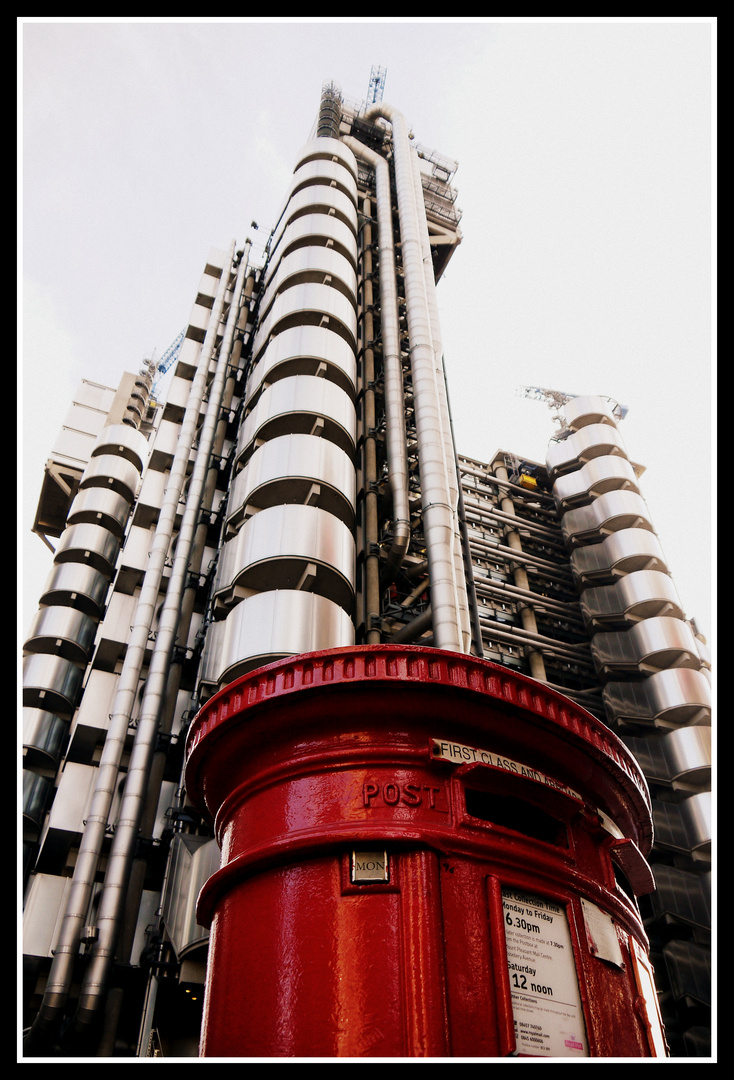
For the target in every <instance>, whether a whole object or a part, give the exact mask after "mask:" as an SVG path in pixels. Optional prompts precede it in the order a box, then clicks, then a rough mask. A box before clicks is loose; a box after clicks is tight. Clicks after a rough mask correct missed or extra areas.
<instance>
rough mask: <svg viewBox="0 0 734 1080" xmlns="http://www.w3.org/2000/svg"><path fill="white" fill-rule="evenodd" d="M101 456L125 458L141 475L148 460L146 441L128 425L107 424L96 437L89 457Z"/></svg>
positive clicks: (143, 436)
mask: <svg viewBox="0 0 734 1080" xmlns="http://www.w3.org/2000/svg"><path fill="white" fill-rule="evenodd" d="M101 454H112V455H113V456H115V455H116V456H117V457H122V458H125V459H126V460H127V461H130V462H131V463H132V464H133V465H134V466H135V468H136V469H137V470H138V472H139V473H142V471H143V468H144V467H145V463H146V461H147V460H148V440H147V439H146V437H145V435H143V434H141V432H139V431H137V430H136V429H135V428H133V427H130V425H129V424H108V425H107V427H106V428H104V429H103V430H102V431H101V432H100V433H99V435H98V436H97V440H96V442H95V444H94V446H93V447H92V453H91V454H90V457H93V458H94V457H99V456H100V455H101Z"/></svg>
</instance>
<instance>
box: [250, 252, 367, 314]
mask: <svg viewBox="0 0 734 1080" xmlns="http://www.w3.org/2000/svg"><path fill="white" fill-rule="evenodd" d="M310 281H315V282H320V283H322V284H324V283H325V284H328V285H329V286H330V287H331V288H333V289H336V290H337V291H338V292H340V293H342V294H343V295H344V296H346V297H347V299H348V300H349V302H350V303H351V304H352V305H353V306H355V305H356V302H357V299H356V298H357V273H356V271H355V269H354V265H353V263H352V262H351V260H349V259H347V257H346V256H345V255H342V254H341V252H339V251H334V249H333V248H327V247H300V248H296V249H295V250H293V251H290V252H289V253H288V254H287V255H285V256H284V257H283V258H282V259H281V260H280V261H279V262H278V265H277V267H276V268H275V270H274V272H273V274H272V276H271V277H270V279H269V280H268V284H267V286H266V288H265V291H264V293H263V298H262V300H261V302H260V317H261V319H263V320H267V319H268V315H269V310H270V305H271V304H272V303H273V301H274V300H275V298H276V296H278V295H279V294H280V293H281V292H283V291H284V290H285V289H289V288H291V287H292V286H293V285H300V284H302V283H304V282H310Z"/></svg>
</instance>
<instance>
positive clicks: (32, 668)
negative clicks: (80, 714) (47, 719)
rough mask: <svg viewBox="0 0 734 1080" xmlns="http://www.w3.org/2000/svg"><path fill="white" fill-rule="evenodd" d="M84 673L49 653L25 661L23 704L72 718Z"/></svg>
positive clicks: (33, 656)
mask: <svg viewBox="0 0 734 1080" xmlns="http://www.w3.org/2000/svg"><path fill="white" fill-rule="evenodd" d="M83 675H84V670H83V669H82V668H81V667H77V665H76V664H74V663H73V662H72V661H71V660H65V659H64V657H62V656H54V655H53V654H50V653H36V654H34V655H31V656H26V657H24V658H23V704H24V705H26V706H28V707H30V708H37V709H47V710H50V711H52V712H55V713H59V714H60V715H61V716H65V717H66V716H70V715H71V714H72V712H73V711H74V708H75V707H76V702H77V698H78V696H79V691H80V689H81V685H82V677H83Z"/></svg>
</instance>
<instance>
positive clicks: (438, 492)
mask: <svg viewBox="0 0 734 1080" xmlns="http://www.w3.org/2000/svg"><path fill="white" fill-rule="evenodd" d="M365 116H366V118H367V119H368V120H370V119H373V118H374V117H376V116H382V117H384V118H385V119H386V120H387V121H388V122H389V123H390V124H391V126H392V130H393V151H394V159H395V185H396V190H397V199H398V214H399V217H400V235H401V244H402V257H403V270H404V274H405V301H406V313H407V319H408V330H409V334H410V359H411V366H412V370H413V394H414V403H415V420H416V429H417V432H418V454H419V460H420V471H421V490H422V498H423V523H424V532H425V538H426V548H427V552H428V561H429V565H430V573H431V607H432V609H433V630H434V644H435V645H436V647H437V648H441V649H447V650H449V651H452V652H468V651H469V647H468V643H467V642H466V640H465V635H464V633H463V632H462V626H461V617H460V616H459V614H458V613H459V612H460V611H461V610H462V605H461V604H460V602H459V600H460V598H459V593H458V589H457V581H456V559H455V537H456V535H457V533H458V525H457V509H456V504H455V502H452V497H451V485H450V481H449V479H448V476H447V471H448V470H447V468H446V434H445V424H444V416H445V413H444V410H442V407H441V396H440V389H439V382H438V379H437V375H436V367H437V362H438V360H440V358H437V357H436V356H435V354H434V348H433V334H432V329H431V315H430V311H429V307H428V302H427V299H426V280H425V273H424V250H423V239H422V231H421V227H420V216H419V214H418V211H417V208H416V203H415V174H414V171H413V162H412V160H411V149H410V145H409V141H408V131H407V126H406V123H405V119H404V118H403V116H402V115H401V114H400V113H399V112H398V111H397V110H396V109H393V108H391V107H389V106H387V105H383V104H380V105H375V106H373V107H372V108H370V109H368V110H367V112H366V114H365ZM454 471H455V470H454ZM463 607H464V609H466V602H465V603H464V605H463Z"/></svg>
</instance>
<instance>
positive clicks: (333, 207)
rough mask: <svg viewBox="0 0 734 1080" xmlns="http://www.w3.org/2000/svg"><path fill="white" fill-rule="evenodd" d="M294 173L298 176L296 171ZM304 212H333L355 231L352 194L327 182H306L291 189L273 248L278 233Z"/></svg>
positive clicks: (276, 242) (275, 244) (354, 210)
mask: <svg viewBox="0 0 734 1080" xmlns="http://www.w3.org/2000/svg"><path fill="white" fill-rule="evenodd" d="M295 175H296V176H298V172H296V174H295ZM305 214H333V215H334V216H335V217H336V218H337V220H338V221H343V222H344V224H345V225H348V226H349V227H350V228H351V230H352V232H354V233H356V231H357V207H356V203H355V199H354V197H353V196H352V195H348V194H347V193H346V192H344V191H340V190H339V188H338V187H336V186H331V185H329V184H318V183H317V184H307V185H305V186H303V187H299V188H297V190H295V191H293V193H292V194H291V196H290V198H289V199H288V205H287V207H286V209H285V212H284V214H283V217H282V218H281V223H280V226H279V229H278V230H276V233H275V237H274V240H273V248H274V249H275V248H276V247H277V244H278V241H279V239H280V235H279V234H280V233H282V232H283V231H284V230H285V229H287V227H288V225H289V224H290V223H291V221H295V220H296V218H299V217H303V216H304V215H305Z"/></svg>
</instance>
